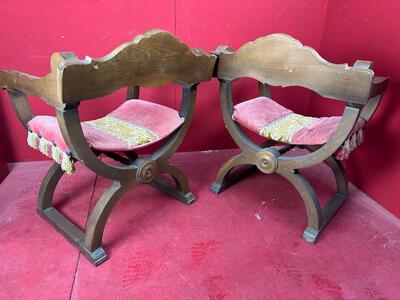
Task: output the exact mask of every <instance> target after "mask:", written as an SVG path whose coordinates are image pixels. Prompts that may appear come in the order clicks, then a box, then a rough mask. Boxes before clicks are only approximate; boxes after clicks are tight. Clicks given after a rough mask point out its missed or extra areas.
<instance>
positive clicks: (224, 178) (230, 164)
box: [211, 153, 257, 194]
mask: <svg viewBox="0 0 400 300" xmlns="http://www.w3.org/2000/svg"><path fill="white" fill-rule="evenodd" d="M246 164H247V165H246ZM239 165H244V166H242V167H241V168H240V169H239V168H237V170H235V171H233V169H234V168H235V167H237V166H239ZM255 170H257V167H256V166H255V165H252V164H251V162H250V161H249V159H248V158H247V157H246V156H245V155H244V154H242V153H241V154H238V155H236V156H234V157H232V158H231V159H230V160H228V161H226V162H225V163H224V164H223V165H222V167H221V168H220V169H219V171H218V175H217V179H216V180H215V181H214V183H213V184H212V185H211V192H213V193H214V194H220V193H222V192H223V191H224V190H226V189H227V188H229V187H230V186H232V185H234V184H235V183H237V182H238V181H240V180H241V179H243V178H245V177H247V176H249V175H250V174H252V173H253V172H254V171H255Z"/></svg>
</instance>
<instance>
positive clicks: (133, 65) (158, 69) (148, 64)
mask: <svg viewBox="0 0 400 300" xmlns="http://www.w3.org/2000/svg"><path fill="white" fill-rule="evenodd" d="M215 60H216V56H215V55H213V54H208V53H205V52H203V51H202V50H201V49H191V48H189V47H188V46H187V45H186V44H184V43H182V42H180V41H179V40H178V39H177V38H176V37H174V36H173V35H171V34H170V33H168V32H165V31H162V30H150V31H148V32H146V33H144V34H142V35H139V36H137V37H136V38H135V39H134V40H133V41H132V42H128V43H125V44H122V45H121V46H119V47H117V48H116V49H115V50H113V51H112V52H111V53H109V54H108V55H106V56H104V57H102V58H99V59H92V58H90V57H86V58H85V59H79V58H78V57H76V55H75V54H74V53H69V52H65V53H64V52H60V53H54V54H53V55H52V58H51V71H50V73H49V74H48V75H46V76H44V77H42V78H39V77H35V76H32V75H29V74H25V73H22V72H18V71H0V87H2V88H6V89H11V90H13V89H17V90H19V91H20V92H22V93H24V94H26V95H34V96H38V97H40V98H42V99H44V100H45V101H46V102H47V103H48V104H50V105H53V106H56V107H61V108H62V107H64V106H65V104H71V103H76V102H79V101H81V100H85V99H93V98H99V97H102V96H105V95H108V94H110V93H112V92H114V91H116V90H118V89H120V88H122V87H126V86H130V87H132V86H142V87H155V86H160V85H163V84H167V83H169V82H173V81H175V82H182V83H186V84H195V83H199V82H201V81H207V80H210V79H211V76H212V72H213V70H214V64H215Z"/></svg>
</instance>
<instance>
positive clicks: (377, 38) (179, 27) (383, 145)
mask: <svg viewBox="0 0 400 300" xmlns="http://www.w3.org/2000/svg"><path fill="white" fill-rule="evenodd" d="M0 11H2V12H3V13H2V18H1V21H0V25H1V26H0V34H1V37H2V43H1V44H0V69H17V70H21V71H25V72H28V73H32V74H35V75H38V76H42V75H45V74H46V73H47V72H48V70H49V66H48V64H49V57H50V55H51V53H53V52H55V51H74V52H75V53H76V54H77V55H78V56H79V57H84V56H85V55H89V56H92V57H101V56H103V55H105V54H107V53H108V52H109V51H111V50H112V49H114V48H115V47H116V46H118V45H119V44H121V43H123V42H125V41H128V40H131V39H132V38H133V37H134V36H135V35H136V34H138V33H141V32H144V31H146V30H148V29H150V28H162V29H165V30H167V31H169V32H171V33H174V34H175V35H177V37H178V38H180V39H182V40H183V41H184V42H187V43H188V44H189V45H191V46H192V47H201V48H204V49H205V50H209V51H211V50H214V49H215V48H216V46H217V45H219V44H227V45H230V46H232V47H233V48H234V49H237V48H238V47H239V46H240V45H242V44H243V43H245V42H247V41H250V40H254V39H255V38H257V37H260V36H263V35H266V34H269V33H274V32H284V33H288V34H290V35H293V36H294V37H296V38H297V39H299V40H300V41H302V42H303V43H304V44H306V45H310V46H312V47H314V48H316V49H317V50H319V52H320V53H321V55H322V56H323V57H324V58H326V59H328V60H330V61H332V62H337V63H341V62H353V61H354V60H356V59H371V60H374V61H375V62H376V72H377V73H378V74H380V75H386V76H390V77H391V78H392V82H391V85H390V87H389V91H388V93H387V95H386V96H385V98H384V100H383V103H382V105H381V107H380V108H379V110H378V112H377V114H376V115H375V116H374V117H373V119H372V120H371V122H370V123H369V124H368V125H367V128H366V141H365V144H364V145H363V146H362V147H360V148H359V149H358V150H356V152H355V153H354V154H353V155H352V157H351V160H349V161H348V162H347V163H346V168H347V169H348V171H349V175H350V179H351V181H352V182H353V183H355V184H356V185H357V186H358V187H359V188H361V189H362V190H363V191H365V192H366V193H367V194H369V195H370V196H372V197H373V198H375V199H377V200H378V202H380V203H381V204H382V205H383V206H385V207H386V208H388V209H389V210H390V211H392V212H393V213H395V214H396V215H398V216H399V215H400V205H399V204H400V200H399V199H400V187H399V184H396V183H398V182H399V176H400V173H399V172H398V171H397V170H399V167H400V155H399V151H400V150H398V149H399V147H398V146H399V143H400V142H399V138H398V133H397V132H396V128H399V127H398V126H399V125H400V124H399V123H400V118H396V117H395V114H396V112H397V113H400V106H399V105H396V104H395V99H396V96H397V94H398V92H399V85H398V81H399V75H398V73H396V70H400V66H399V65H400V60H399V59H398V53H400V39H399V34H398V33H397V29H398V28H399V25H400V21H399V18H398V17H396V16H395V13H396V12H398V11H400V2H398V1H394V0H393V1H390V0H387V1H379V2H378V1H373V0H363V1H357V0H353V1H345V0H334V1H333V0H308V1H296V0H270V1H259V0H248V1H232V0H230V1H228V0H224V1H215V0H213V1H211V0H203V1H184V0H163V1H143V0H140V1H57V3H56V4H55V3H54V1H50V0H48V1H40V5H39V4H38V2H37V1H33V0H30V1H13V2H8V1H1V2H0ZM396 54H397V56H396ZM234 89H235V90H234V93H235V96H236V97H237V99H245V98H248V97H251V96H255V95H256V93H257V88H256V83H255V82H252V81H250V80H243V81H242V82H239V83H237V84H235V86H234ZM176 94H177V95H178V97H179V92H178V93H176V91H175V88H174V87H173V86H166V87H163V88H161V90H154V89H151V90H149V89H146V90H145V91H144V92H143V93H142V96H143V97H144V98H145V99H151V100H154V101H156V102H160V103H164V104H166V105H169V106H171V107H177V106H178V105H179V99H178V98H177V97H176V96H175V95H176ZM123 96H124V92H123V91H119V92H117V93H115V94H113V95H111V96H108V97H106V98H105V99H102V100H96V101H89V102H87V103H84V104H83V105H82V108H81V112H82V113H81V116H82V118H83V119H90V118H94V117H96V116H101V115H104V114H105V113H106V112H108V111H110V110H111V109H113V108H115V107H117V106H118V105H119V103H121V102H122V100H123ZM273 96H274V98H276V99H277V100H278V101H279V102H280V103H282V104H284V105H286V106H287V107H289V108H291V109H294V110H295V111H297V112H300V113H307V112H308V113H310V114H312V115H330V114H339V113H340V107H338V106H337V102H333V101H329V100H324V101H319V99H318V97H316V96H314V95H310V93H308V92H306V91H304V90H303V89H299V88H290V89H285V90H281V89H274V90H273ZM32 103H33V105H34V108H35V111H36V112H37V113H39V114H43V113H45V114H54V113H53V110H52V109H51V108H49V107H46V105H44V104H43V103H41V102H40V101H38V100H37V99H33V101H32ZM0 128H2V130H1V131H0V145H7V151H6V152H5V156H6V159H7V161H24V160H36V159H44V157H43V156H42V155H41V154H40V153H38V152H36V151H34V150H32V149H30V148H29V147H28V146H27V145H26V142H25V138H26V132H25V130H24V129H23V127H22V126H21V125H20V124H19V123H18V120H17V119H16V117H15V115H14V113H13V112H12V110H11V106H10V104H9V101H8V98H7V97H6V94H5V93H4V92H2V93H1V94H0ZM233 146H234V143H233V142H232V140H231V138H230V137H229V135H228V133H227V132H226V130H225V128H224V125H223V122H222V118H221V116H220V111H219V103H218V83H217V81H216V80H215V79H214V80H212V81H210V82H206V83H203V84H202V85H200V87H199V90H198V99H197V107H196V112H195V117H194V121H193V124H192V126H191V129H190V132H189V135H188V136H187V138H186V139H185V142H184V144H183V145H182V147H181V148H180V151H189V150H205V149H220V148H229V147H233ZM0 154H1V153H0Z"/></svg>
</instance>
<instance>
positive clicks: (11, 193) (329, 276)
mask: <svg viewBox="0 0 400 300" xmlns="http://www.w3.org/2000/svg"><path fill="white" fill-rule="evenodd" d="M235 152H236V151H234V150H228V151H217V152H216V151H213V152H207V153H199V152H198V153H182V154H177V155H176V156H175V157H174V159H173V161H174V163H175V164H176V165H178V166H180V167H181V168H182V169H183V170H185V172H186V173H187V174H188V176H189V178H190V180H191V185H192V190H193V192H194V193H195V195H196V196H197V197H198V201H197V202H196V203H195V204H194V205H193V206H191V207H187V206H185V205H183V204H181V203H179V202H178V201H176V200H174V199H172V198H169V197H168V196H165V195H164V194H162V193H161V192H159V191H158V190H155V189H153V188H151V187H150V186H140V187H139V188H137V189H136V190H132V191H131V192H130V193H128V194H126V195H125V196H124V197H123V198H122V199H121V200H120V202H119V203H118V204H117V206H116V207H115V209H114V211H113V213H112V215H111V217H110V219H109V223H108V226H107V227H106V232H105V236H104V241H105V248H106V251H107V252H108V254H109V256H110V258H109V260H108V261H106V262H105V263H104V264H103V265H101V266H100V267H97V268H95V267H93V266H92V265H91V264H90V263H88V262H87V261H86V259H85V258H84V257H83V256H81V255H80V254H79V253H78V251H77V250H76V249H75V248H74V247H73V246H71V245H70V244H69V243H68V242H67V241H65V240H64V239H63V238H62V237H61V236H60V235H59V234H58V233H57V232H56V231H55V230H54V229H53V228H51V227H50V225H49V224H47V223H46V222H45V221H43V220H42V219H41V218H40V217H39V216H38V215H37V214H36V212H35V211H36V198H37V193H38V188H39V185H40V182H41V180H42V177H43V176H44V174H45V172H46V170H47V169H48V167H49V166H50V162H32V163H18V164H15V165H14V166H13V168H12V169H11V172H10V175H9V176H8V177H7V178H6V179H5V180H4V182H3V183H2V184H1V185H0V225H1V227H0V228H1V230H0V243H1V244H0V253H1V255H0V299H210V300H222V299H400V268H399V266H400V255H399V249H400V221H399V219H397V218H395V217H394V216H392V215H390V214H389V213H388V212H387V211H385V210H384V209H382V208H381V207H380V206H378V204H376V203H375V202H374V201H373V200H372V199H370V198H368V197H367V196H366V195H365V194H363V193H362V192H361V191H359V190H357V189H356V188H354V187H353V186H351V197H350V199H349V201H348V202H347V203H346V204H345V205H344V207H343V209H342V210H341V211H340V212H339V213H338V214H337V215H336V217H335V218H334V220H333V221H332V222H331V223H330V224H329V226H328V227H327V229H326V230H325V232H324V233H323V234H322V235H321V238H320V239H319V241H318V242H317V244H315V245H309V244H307V243H305V242H303V241H302V240H301V235H302V232H303V229H304V227H305V225H306V214H305V209H304V207H303V204H302V202H301V200H300V197H299V196H298V195H297V193H296V192H295V190H294V189H293V188H292V187H291V186H290V185H289V184H288V183H287V182H285V180H284V179H282V178H280V177H278V176H275V175H270V176H266V175H262V174H257V175H253V176H251V177H249V178H247V179H246V180H244V181H242V182H240V183H238V184H237V185H235V186H233V187H232V188H230V189H228V190H227V191H225V192H224V193H222V194H221V195H219V196H215V195H214V194H212V193H210V192H209V186H210V184H211V183H212V181H213V179H214V176H215V174H216V171H217V169H218V168H219V167H220V165H221V164H222V162H223V161H224V160H225V159H226V158H228V157H230V156H232V155H233V153H235ZM307 174H308V175H309V177H310V178H313V179H314V180H312V182H313V183H314V185H315V186H316V187H317V191H318V192H319V193H320V194H321V195H322V197H323V198H327V195H328V193H330V192H333V190H332V184H333V180H332V179H331V177H330V176H328V175H329V173H328V170H327V169H325V167H318V168H315V169H312V170H310V171H308V172H307ZM108 184H110V183H109V182H108V181H107V180H104V179H102V178H97V179H96V177H95V175H94V174H93V173H91V172H90V171H87V170H85V169H84V168H78V171H77V173H76V175H74V176H73V177H66V178H65V179H64V184H63V186H62V188H60V189H59V190H58V194H57V195H58V196H57V199H58V205H59V207H60V208H61V209H62V211H63V212H65V213H66V214H68V215H69V216H71V217H73V218H74V220H75V222H77V224H80V225H83V224H84V223H85V218H86V216H87V214H88V210H89V209H90V207H93V202H94V201H96V199H98V197H99V195H100V194H101V193H102V191H103V190H104V189H105V188H106V187H107V185H108Z"/></svg>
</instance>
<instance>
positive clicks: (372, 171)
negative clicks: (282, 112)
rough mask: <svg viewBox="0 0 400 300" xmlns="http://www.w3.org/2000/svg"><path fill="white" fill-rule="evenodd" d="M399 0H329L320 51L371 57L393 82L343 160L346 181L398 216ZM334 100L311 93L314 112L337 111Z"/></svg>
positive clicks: (344, 57) (332, 56)
mask: <svg viewBox="0 0 400 300" xmlns="http://www.w3.org/2000/svg"><path fill="white" fill-rule="evenodd" d="M399 12H400V1H396V0H393V1H390V0H387V1H375V0H352V1H346V0H335V1H329V4H328V7H327V12H326V18H325V23H324V29H323V35H322V39H321V46H320V53H321V54H322V56H323V57H324V58H325V59H327V60H329V61H332V62H336V63H343V62H348V63H353V62H354V61H355V60H357V59H364V60H373V61H374V62H375V73H376V74H377V75H380V76H388V77H390V78H391V82H390V85H389V88H388V91H387V92H386V94H385V97H384V98H383V100H382V102H381V105H380V106H379V108H378V110H377V112H376V114H375V115H374V116H373V117H372V119H371V120H370V122H369V123H368V124H367V126H366V128H365V142H364V143H363V144H362V145H361V146H360V147H359V148H358V149H357V150H356V151H355V152H354V153H353V154H352V155H351V157H350V159H349V160H348V161H347V162H346V169H347V171H348V174H349V178H350V181H351V182H352V183H354V184H355V185H356V186H357V187H358V188H360V189H361V190H362V191H364V192H365V193H367V194H368V195H369V196H371V197H372V198H374V199H375V200H377V201H378V202H379V203H380V204H381V205H383V206H384V207H385V208H387V209H388V210H389V211H391V212H392V213H394V214H395V215H397V216H398V217H400V138H399V137H400V134H399V129H400V117H399V116H400V102H399V100H400V99H399V98H400V33H399V29H400V18H399V15H398V13H399ZM337 103H338V102H337V101H336V102H334V101H326V100H322V101H321V99H319V98H318V97H313V98H312V99H311V101H310V108H309V109H310V110H309V111H310V113H311V114H313V115H331V114H340V113H341V107H340V106H337Z"/></svg>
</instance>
